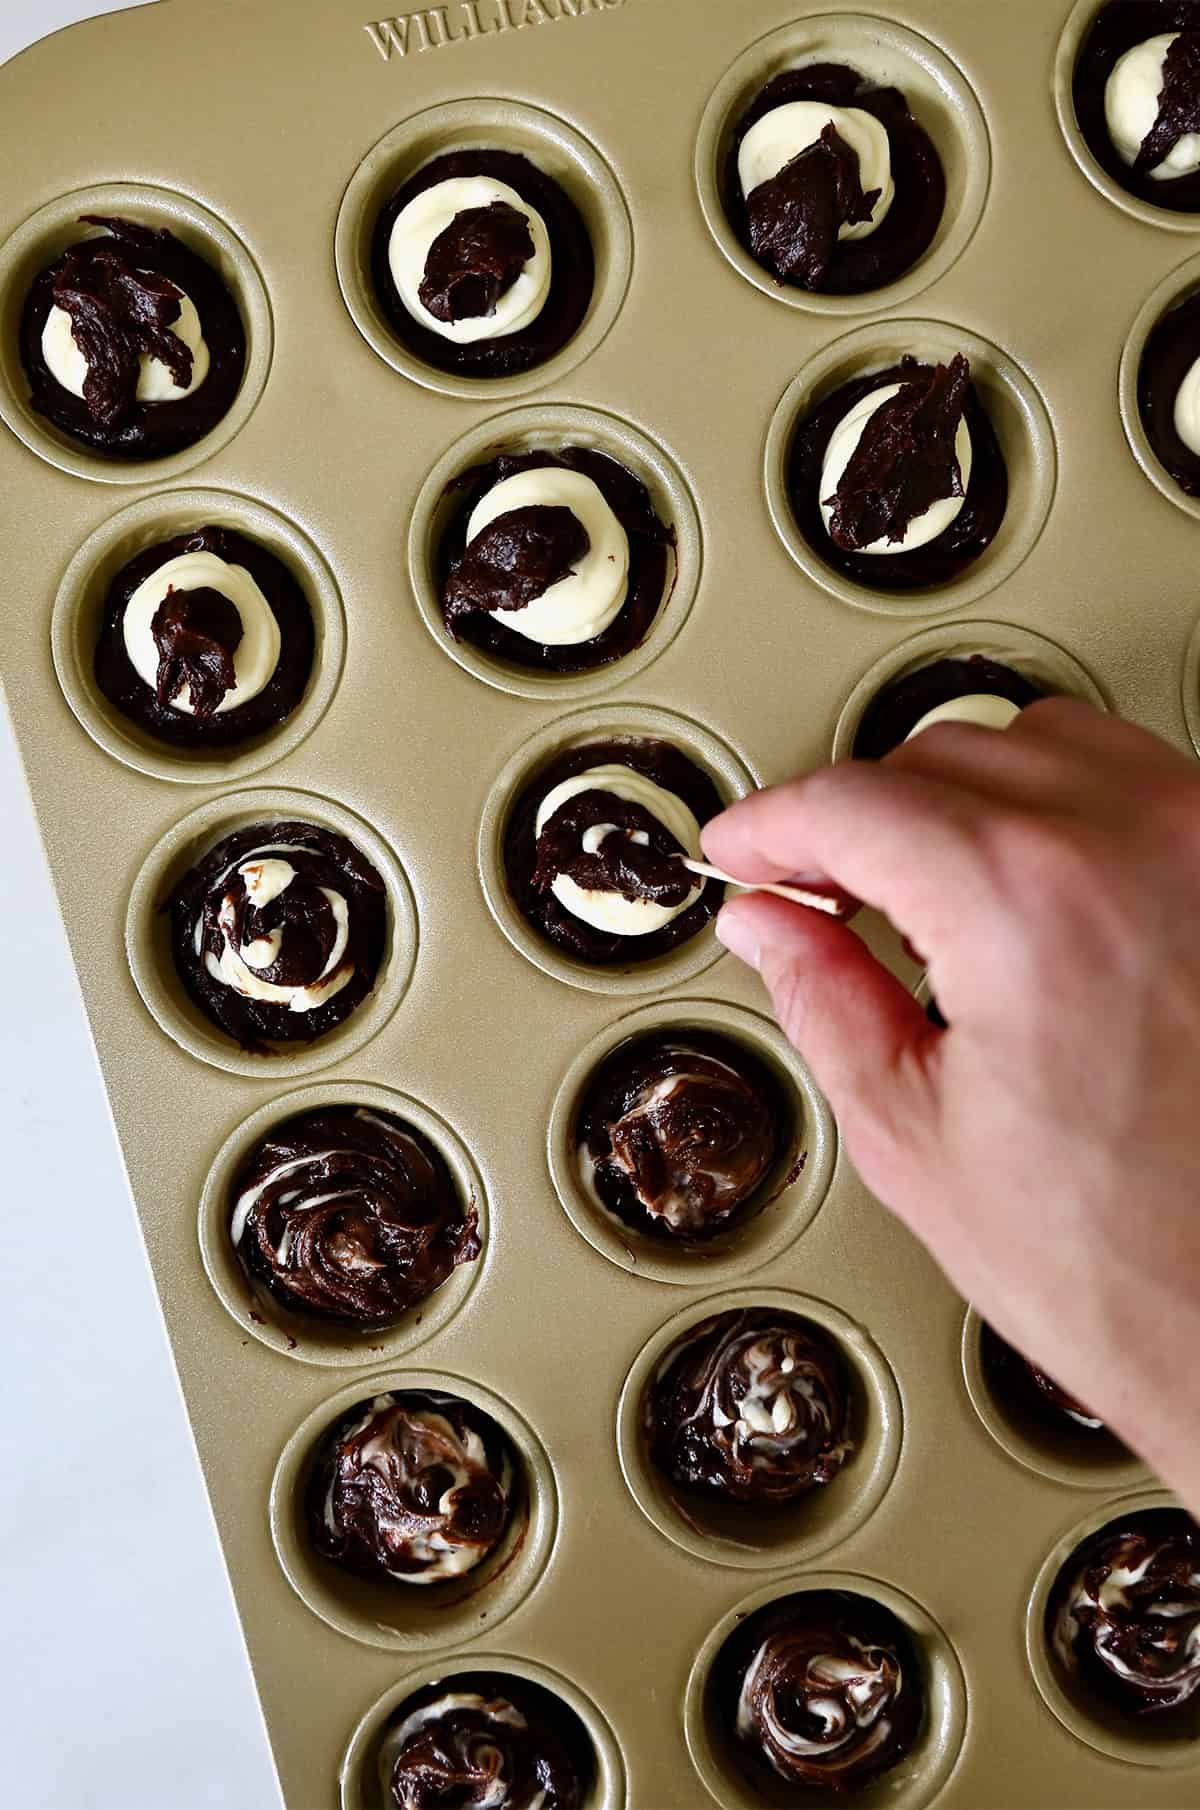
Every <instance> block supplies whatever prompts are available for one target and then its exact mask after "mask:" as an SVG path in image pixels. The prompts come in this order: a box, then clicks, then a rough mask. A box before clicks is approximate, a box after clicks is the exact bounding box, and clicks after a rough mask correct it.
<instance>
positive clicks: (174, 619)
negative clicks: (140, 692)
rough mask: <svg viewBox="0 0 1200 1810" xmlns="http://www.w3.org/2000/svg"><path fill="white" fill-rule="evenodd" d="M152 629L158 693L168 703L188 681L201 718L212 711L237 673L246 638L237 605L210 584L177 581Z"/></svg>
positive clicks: (151, 624)
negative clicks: (182, 585)
mask: <svg viewBox="0 0 1200 1810" xmlns="http://www.w3.org/2000/svg"><path fill="white" fill-rule="evenodd" d="M150 633H151V634H152V635H153V637H154V645H155V647H156V648H157V649H158V673H157V675H156V678H155V684H154V695H155V697H156V699H157V700H158V702H159V703H160V704H162V705H164V706H166V705H168V704H169V703H170V702H171V699H172V698H173V697H174V696H175V694H176V693H177V692H178V691H179V690H180V688H181V687H182V686H184V685H186V686H187V687H188V693H189V696H190V697H191V701H192V709H193V712H194V714H195V715H196V716H198V717H199V718H200V719H201V721H204V720H206V719H207V718H208V717H211V716H212V715H213V713H214V711H215V710H216V708H217V705H218V704H219V703H220V702H221V699H222V698H223V697H224V696H225V695H226V693H227V692H230V691H232V690H233V687H234V685H235V683H236V675H235V673H234V670H233V656H234V654H235V653H236V652H237V650H238V645H239V643H240V642H241V639H242V619H241V617H240V615H239V614H238V609H237V605H236V604H235V603H231V602H230V601H229V599H228V597H225V596H223V595H222V593H221V592H220V591H216V590H214V589H213V587H212V586H211V585H196V586H194V587H192V588H191V589H188V588H185V589H183V590H178V591H177V590H176V589H175V586H174V585H172V586H171V587H170V589H169V590H168V592H167V594H166V596H165V597H164V598H163V600H162V602H161V603H160V604H159V606H158V608H157V609H156V610H155V612H154V616H153V619H152V620H151V623H150Z"/></svg>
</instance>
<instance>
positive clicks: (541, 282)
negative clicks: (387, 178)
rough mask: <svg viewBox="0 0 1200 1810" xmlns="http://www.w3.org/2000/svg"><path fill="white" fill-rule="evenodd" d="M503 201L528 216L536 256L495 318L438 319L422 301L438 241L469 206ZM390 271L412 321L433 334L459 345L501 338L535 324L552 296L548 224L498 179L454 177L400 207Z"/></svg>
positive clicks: (505, 295)
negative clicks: (431, 255) (424, 281)
mask: <svg viewBox="0 0 1200 1810" xmlns="http://www.w3.org/2000/svg"><path fill="white" fill-rule="evenodd" d="M495 201H503V202H506V203H507V204H508V206H509V207H512V208H515V209H516V210H517V212H518V213H520V214H523V215H524V216H525V220H526V223H527V225H528V227H529V234H530V237H531V238H532V240H533V256H532V257H531V258H527V259H526V260H525V264H524V266H523V267H522V269H521V272H520V274H519V275H518V277H517V279H516V281H515V282H513V283H511V284H510V285H509V287H508V288H507V289H506V290H505V291H504V292H503V294H502V295H500V296H499V297H498V299H497V301H496V306H495V309H494V311H493V312H492V313H491V314H480V315H471V316H468V317H465V318H464V319H462V320H451V321H444V320H439V319H438V317H437V315H435V314H433V313H431V312H430V310H429V309H428V308H427V307H426V306H425V304H424V302H423V301H422V300H421V297H420V294H419V290H420V287H421V280H422V278H423V277H424V275H425V264H426V260H427V259H428V257H429V252H430V248H431V247H432V245H433V242H434V240H435V239H436V238H437V237H438V236H439V234H441V233H443V232H444V231H445V230H446V228H447V227H448V226H450V225H451V224H452V222H453V221H454V219H455V217H456V216H457V215H458V214H461V213H464V212H465V211H466V210H467V209H468V208H480V207H490V206H491V205H492V203H493V202H495ZM387 255H388V267H389V269H390V270H391V273H392V281H393V282H394V283H395V285H396V289H397V292H398V294H399V296H400V300H401V301H402V302H403V303H404V306H405V307H406V308H407V310H408V312H409V313H410V314H411V315H412V317H413V319H414V320H415V321H417V322H419V324H420V325H421V326H422V327H426V328H428V330H429V332H431V333H438V334H440V335H441V337H442V338H443V339H449V340H454V341H455V342H456V343H457V344H458V345H470V344H472V343H473V342H475V341H478V340H484V339H500V338H502V337H504V336H505V335H506V334H509V333H519V332H520V331H521V330H522V328H524V327H528V326H530V325H531V324H532V323H533V322H534V321H535V320H536V319H537V317H538V315H539V314H540V313H541V311H542V309H543V308H544V307H545V305H546V297H547V296H548V295H549V293H550V279H551V275H552V260H551V251H550V234H549V232H548V231H547V230H546V222H545V221H544V220H543V219H542V216H541V214H540V213H539V212H538V210H537V208H535V207H534V206H533V205H532V204H531V203H530V202H528V201H526V200H524V199H523V197H522V196H520V195H518V193H517V191H516V189H514V188H510V187H509V185H508V183H507V182H497V180H496V179H495V177H493V176H450V177H447V178H446V180H445V181H444V182H436V183H434V184H433V186H432V188H427V189H422V191H421V193H420V194H419V195H414V196H413V198H412V200H411V201H410V202H408V203H407V204H406V205H405V206H404V207H402V208H401V209H400V212H399V213H398V214H397V216H396V218H395V220H394V222H393V223H392V230H391V232H390V234H389V235H388V253H387Z"/></svg>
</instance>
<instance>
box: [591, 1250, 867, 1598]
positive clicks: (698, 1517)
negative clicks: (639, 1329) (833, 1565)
mask: <svg viewBox="0 0 1200 1810" xmlns="http://www.w3.org/2000/svg"><path fill="white" fill-rule="evenodd" d="M740 1307H775V1308H780V1309H782V1310H784V1311H785V1312H787V1313H793V1314H798V1315H799V1316H800V1317H801V1318H802V1319H805V1320H810V1321H811V1322H812V1323H813V1325H814V1326H816V1327H818V1328H819V1329H820V1330H821V1331H822V1332H824V1333H826V1334H827V1335H828V1336H829V1337H830V1338H831V1339H832V1340H833V1341H834V1343H835V1344H836V1345H837V1347H838V1349H839V1351H840V1352H841V1355H842V1357H843V1358H844V1359H845V1362H846V1366H847V1370H848V1372H849V1380H850V1391H849V1399H850V1434H851V1438H852V1439H853V1442H854V1450H853V1452H852V1453H851V1454H850V1456H849V1457H848V1458H847V1459H846V1462H845V1464H844V1465H843V1467H842V1469H841V1470H840V1471H839V1472H838V1473H837V1475H836V1477H834V1478H833V1479H832V1480H831V1481H830V1482H829V1483H825V1484H821V1485H818V1486H817V1487H816V1488H814V1489H812V1490H810V1491H809V1492H808V1493H807V1495H804V1496H801V1497H800V1498H799V1499H798V1500H797V1501H796V1502H795V1503H794V1504H793V1505H792V1507H790V1508H789V1509H787V1510H773V1511H771V1512H770V1513H768V1514H766V1515H756V1514H755V1511H754V1509H753V1508H750V1507H747V1506H745V1505H743V1504H738V1503H730V1504H725V1503H719V1502H716V1501H709V1500H708V1499H706V1498H705V1497H703V1496H701V1495H699V1494H692V1493H690V1492H687V1491H684V1490H678V1491H677V1490H676V1489H675V1487H674V1486H673V1485H672V1483H671V1481H670V1479H669V1478H667V1477H665V1476H664V1475H663V1474H662V1473H661V1472H660V1471H659V1470H658V1468H657V1466H656V1465H655V1464H654V1463H653V1461H652V1459H651V1457H650V1454H649V1451H648V1450H647V1447H646V1439H645V1434H644V1430H643V1422H642V1413H643V1400H644V1396H645V1391H646V1389H647V1387H648V1386H649V1384H650V1382H651V1381H652V1379H653V1377H654V1374H655V1372H656V1370H657V1369H658V1367H659V1365H660V1364H661V1363H662V1361H663V1359H664V1358H665V1357H666V1355H667V1353H668V1352H669V1351H670V1349H671V1347H672V1346H673V1345H675V1344H676V1343H677V1342H678V1341H679V1340H680V1339H682V1338H683V1337H684V1335H685V1334H686V1333H688V1332H689V1331H690V1330H691V1329H692V1327H694V1326H696V1325H698V1324H699V1322H700V1321H701V1320H706V1319H708V1318H709V1317H710V1316H711V1315H713V1314H719V1313H725V1312H727V1311H729V1310H731V1309H736V1308H740ZM901 1436H902V1415H901V1407H900V1391H899V1389H898V1387H897V1384H896V1379H895V1376H894V1375H893V1373H892V1368H891V1365H890V1364H889V1363H888V1361H887V1359H886V1358H885V1357H884V1355H883V1353H882V1352H881V1351H880V1349H879V1347H878V1346H877V1345H876V1344H875V1341H874V1340H873V1339H872V1338H871V1336H870V1334H869V1333H868V1332H867V1331H866V1329H865V1328H864V1327H862V1326H860V1325H858V1324H857V1322H856V1321H854V1320H852V1319H850V1317H849V1315H847V1314H845V1313H843V1312H842V1311H841V1309H840V1308H837V1307H833V1306H831V1305H830V1303H829V1302H827V1301H818V1300H816V1299H815V1298H814V1297H813V1296H811V1295H800V1294H793V1293H791V1292H790V1291H785V1290H783V1289H778V1288H755V1287H754V1286H753V1285H752V1284H748V1285H747V1286H746V1287H744V1288H740V1289H737V1290H730V1291H726V1292H724V1293H721V1294H718V1295H708V1296H706V1297H705V1298H704V1299H703V1300H700V1301H693V1302H692V1303H691V1305H690V1306H688V1307H685V1308H683V1309H682V1310H681V1311H680V1312H679V1313H677V1314H675V1315H674V1316H673V1317H672V1318H671V1319H669V1320H668V1321H666V1323H665V1324H664V1325H662V1326H660V1327H659V1329H658V1331H657V1332H656V1333H655V1334H654V1335H653V1337H652V1338H651V1339H649V1340H648V1341H647V1343H646V1344H645V1345H643V1347H642V1349H641V1350H640V1351H639V1352H638V1355H637V1357H636V1358H635V1359H634V1361H633V1365H632V1368H631V1369H630V1371H629V1374H628V1375H627V1376H626V1378H625V1381H624V1383H623V1384H622V1386H621V1394H620V1398H619V1400H618V1402H617V1453H618V1456H619V1458H620V1461H621V1471H622V1474H623V1476H624V1478H625V1482H626V1484H627V1485H628V1487H629V1491H630V1494H631V1495H632V1496H633V1498H634V1500H635V1502H636V1503H637V1505H638V1507H639V1508H640V1509H641V1511H642V1513H643V1514H644V1515H645V1516H646V1519H647V1520H648V1521H650V1522H652V1523H653V1525H654V1526H655V1527H657V1528H658V1531H659V1532H660V1533H661V1534H663V1535H664V1536H665V1537H666V1538H667V1539H668V1540H670V1541H672V1542H673V1543H674V1544H675V1545H676V1546H681V1547H682V1548H683V1549H684V1551H685V1552H690V1553H693V1554H695V1556H696V1557H697V1558H702V1559H707V1560H709V1561H710V1562H711V1563H713V1564H716V1565H730V1566H735V1567H737V1568H738V1569H739V1570H754V1569H759V1568H764V1569H765V1568H767V1567H769V1566H780V1565H795V1564H805V1563H808V1562H809V1561H810V1560H812V1559H815V1558H817V1557H819V1556H820V1554H821V1553H824V1552H828V1551H829V1550H830V1548H831V1547H834V1546H837V1545H839V1544H840V1543H841V1542H842V1541H843V1540H845V1539H848V1538H849V1536H850V1535H851V1534H852V1533H854V1532H855V1531H856V1530H857V1529H858V1528H859V1527H861V1526H862V1524H863V1522H864V1521H866V1520H867V1518H868V1516H870V1515H871V1514H872V1513H873V1512H874V1510H875V1509H876V1508H877V1507H878V1506H879V1503H880V1501H881V1500H882V1498H883V1495H884V1493H885V1491H886V1490H887V1487H888V1485H889V1483H890V1482H891V1480H892V1477H893V1475H894V1473H895V1469H896V1464H897V1462H898V1460H899V1457H900V1441H901Z"/></svg>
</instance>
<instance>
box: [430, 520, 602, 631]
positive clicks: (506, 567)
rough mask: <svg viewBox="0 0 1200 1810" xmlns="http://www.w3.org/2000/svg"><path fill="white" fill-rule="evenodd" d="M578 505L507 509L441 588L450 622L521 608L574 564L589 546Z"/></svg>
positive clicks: (471, 546) (449, 624)
mask: <svg viewBox="0 0 1200 1810" xmlns="http://www.w3.org/2000/svg"><path fill="white" fill-rule="evenodd" d="M591 544H592V543H591V541H590V539H589V538H588V531H587V529H586V528H585V527H584V525H583V523H582V522H581V521H580V519H579V517H578V516H577V515H576V514H575V512H574V510H571V509H567V508H564V507H563V506H562V505H560V504H544V503H530V504H528V505H527V506H526V507H525V508H523V509H506V510H505V512H504V514H503V515H498V516H497V517H496V518H495V520H494V521H491V522H489V523H488V525H487V527H486V528H482V529H481V530H480V532H479V533H478V534H477V535H476V536H475V539H474V540H473V541H471V542H470V543H469V545H468V546H466V547H464V549H463V551H462V553H461V554H460V556H459V560H458V564H457V565H456V566H455V568H454V570H453V572H451V573H450V575H449V577H448V578H447V579H446V583H445V585H444V587H443V590H442V614H443V616H444V617H445V619H446V626H447V628H449V629H451V630H453V628H454V624H455V623H456V622H458V621H459V620H460V619H461V618H462V617H464V616H465V617H471V616H473V615H475V614H476V613H477V612H480V611H482V612H483V613H484V614H487V613H489V612H491V611H493V610H509V611H513V610H521V609H524V607H525V605H526V604H527V603H532V602H533V600H534V598H535V597H540V596H542V594H543V592H545V591H548V590H549V589H550V586H551V585H552V584H557V583H558V582H559V580H560V579H563V578H566V577H567V575H568V574H569V573H571V572H573V571H574V570H575V568H576V567H577V566H578V564H579V561H580V560H581V559H582V558H583V556H584V554H585V553H586V552H587V550H588V548H589V547H590V546H591Z"/></svg>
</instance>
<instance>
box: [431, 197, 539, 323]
mask: <svg viewBox="0 0 1200 1810" xmlns="http://www.w3.org/2000/svg"><path fill="white" fill-rule="evenodd" d="M533 250H534V247H533V235H532V233H531V232H530V230H529V220H528V218H527V216H526V215H525V214H523V213H521V211H520V209H519V208H515V207H512V206H510V205H509V203H508V202H507V201H493V202H490V203H489V205H488V206H487V207H464V208H463V210H462V212H461V213H458V214H455V216H454V218H453V220H452V221H451V222H450V224H449V226H447V227H444V228H443V229H442V231H441V232H440V233H439V234H438V236H437V238H436V239H435V240H434V241H433V244H432V245H431V246H430V247H429V255H428V256H427V258H426V259H425V274H424V276H423V277H422V278H421V282H420V285H419V287H418V289H417V295H418V296H419V297H420V300H421V302H422V304H423V306H424V307H426V308H428V310H429V312H430V314H432V315H434V316H435V317H436V318H437V319H438V320H440V321H462V320H477V319H478V318H479V317H480V316H481V315H485V314H495V312H496V303H497V302H498V301H499V300H500V297H501V296H502V295H503V294H504V293H505V291H506V290H509V289H511V288H512V286H513V284H514V283H515V282H516V280H517V278H518V277H519V276H520V274H521V271H522V270H523V268H524V266H525V264H526V262H527V260H528V259H529V258H531V257H532V256H533Z"/></svg>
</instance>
